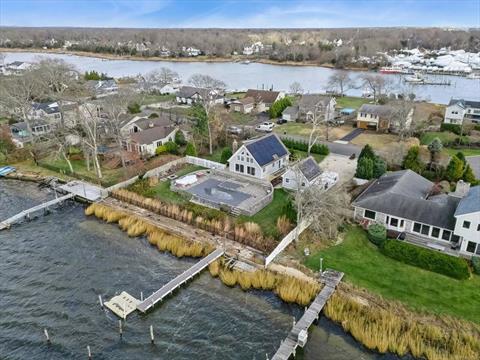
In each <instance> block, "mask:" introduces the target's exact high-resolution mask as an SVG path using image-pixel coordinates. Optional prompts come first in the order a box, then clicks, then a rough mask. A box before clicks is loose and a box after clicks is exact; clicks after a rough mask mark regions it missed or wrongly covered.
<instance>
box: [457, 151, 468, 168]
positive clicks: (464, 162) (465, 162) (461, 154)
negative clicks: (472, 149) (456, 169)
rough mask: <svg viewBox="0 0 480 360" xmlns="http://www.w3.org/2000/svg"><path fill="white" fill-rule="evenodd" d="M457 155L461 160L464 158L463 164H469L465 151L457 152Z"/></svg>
mask: <svg viewBox="0 0 480 360" xmlns="http://www.w3.org/2000/svg"><path fill="white" fill-rule="evenodd" d="M455 156H456V157H457V158H459V159H460V160H462V162H463V166H466V165H467V159H465V155H464V154H463V152H461V151H459V152H457V153H456V154H455Z"/></svg>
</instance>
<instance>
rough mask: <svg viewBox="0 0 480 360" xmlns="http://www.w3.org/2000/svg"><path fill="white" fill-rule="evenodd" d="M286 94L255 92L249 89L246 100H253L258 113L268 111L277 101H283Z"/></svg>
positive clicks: (267, 91)
mask: <svg viewBox="0 0 480 360" xmlns="http://www.w3.org/2000/svg"><path fill="white" fill-rule="evenodd" d="M284 97H285V93H284V92H282V91H270V90H254V89H248V90H247V93H246V94H245V98H252V99H253V100H254V101H255V107H256V109H257V111H258V112H262V111H267V110H268V109H270V106H272V104H273V103H274V102H275V101H278V100H280V99H283V98H284Z"/></svg>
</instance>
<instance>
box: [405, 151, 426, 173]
mask: <svg viewBox="0 0 480 360" xmlns="http://www.w3.org/2000/svg"><path fill="white" fill-rule="evenodd" d="M419 151H420V148H419V147H418V146H412V147H411V148H410V149H408V152H407V155H405V158H404V159H403V163H402V167H403V168H404V169H410V170H412V171H415V172H416V173H418V174H420V173H421V172H422V171H423V169H424V165H423V163H422V162H421V161H420V158H419Z"/></svg>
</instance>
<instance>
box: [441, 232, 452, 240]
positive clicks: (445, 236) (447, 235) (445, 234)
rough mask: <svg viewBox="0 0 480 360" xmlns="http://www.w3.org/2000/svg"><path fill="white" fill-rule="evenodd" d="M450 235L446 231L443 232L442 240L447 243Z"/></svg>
mask: <svg viewBox="0 0 480 360" xmlns="http://www.w3.org/2000/svg"><path fill="white" fill-rule="evenodd" d="M450 235H451V232H450V231H448V230H443V234H442V239H443V240H447V241H449V240H450Z"/></svg>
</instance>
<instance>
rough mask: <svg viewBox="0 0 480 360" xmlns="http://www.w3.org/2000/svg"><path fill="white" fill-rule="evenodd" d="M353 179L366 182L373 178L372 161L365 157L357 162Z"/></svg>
mask: <svg viewBox="0 0 480 360" xmlns="http://www.w3.org/2000/svg"><path fill="white" fill-rule="evenodd" d="M355 177H357V178H360V179H366V180H370V179H371V178H373V160H372V159H369V158H367V157H363V158H361V159H360V160H358V164H357V171H356V172H355Z"/></svg>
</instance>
